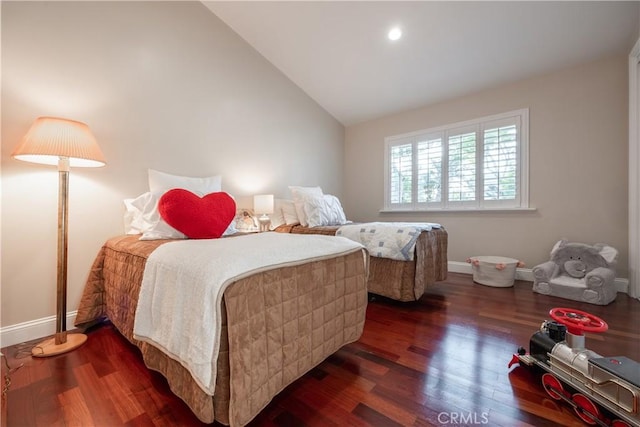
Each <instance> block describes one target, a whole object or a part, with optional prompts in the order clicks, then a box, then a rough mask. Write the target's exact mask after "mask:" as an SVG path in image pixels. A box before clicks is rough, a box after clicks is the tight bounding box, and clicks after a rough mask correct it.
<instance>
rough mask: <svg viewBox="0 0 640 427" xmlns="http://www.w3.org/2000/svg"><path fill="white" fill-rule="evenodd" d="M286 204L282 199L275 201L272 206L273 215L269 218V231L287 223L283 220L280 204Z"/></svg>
mask: <svg viewBox="0 0 640 427" xmlns="http://www.w3.org/2000/svg"><path fill="white" fill-rule="evenodd" d="M283 202H286V200H283V199H275V200H274V204H273V213H272V214H271V216H269V219H270V220H271V224H270V225H269V230H275V229H276V228H277V227H280V226H281V225H283V224H286V223H287V222H286V221H285V219H284V213H283V212H282V203H283Z"/></svg>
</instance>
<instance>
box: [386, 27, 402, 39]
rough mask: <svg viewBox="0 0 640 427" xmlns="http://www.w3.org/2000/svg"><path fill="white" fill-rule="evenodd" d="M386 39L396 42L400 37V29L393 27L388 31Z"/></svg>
mask: <svg viewBox="0 0 640 427" xmlns="http://www.w3.org/2000/svg"><path fill="white" fill-rule="evenodd" d="M387 37H389V40H393V41H396V40H398V39H399V38H400V37H402V30H400V28H398V27H394V28H392V29H391V30H389V34H387Z"/></svg>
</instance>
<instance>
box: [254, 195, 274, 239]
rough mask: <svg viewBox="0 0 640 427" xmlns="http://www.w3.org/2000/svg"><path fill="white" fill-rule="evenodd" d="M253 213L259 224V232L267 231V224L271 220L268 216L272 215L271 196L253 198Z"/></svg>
mask: <svg viewBox="0 0 640 427" xmlns="http://www.w3.org/2000/svg"><path fill="white" fill-rule="evenodd" d="M253 211H254V212H255V213H256V215H258V214H261V215H260V217H258V222H259V223H260V231H269V223H270V222H271V219H270V218H269V215H268V214H272V213H273V194H261V195H257V196H253Z"/></svg>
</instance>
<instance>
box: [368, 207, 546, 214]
mask: <svg viewBox="0 0 640 427" xmlns="http://www.w3.org/2000/svg"><path fill="white" fill-rule="evenodd" d="M537 210H538V209H536V208H487V209H477V208H469V209H461V208H455V209H380V210H379V211H378V212H379V213H381V214H392V213H423V212H429V213H449V212H451V213H460V212H472V213H478V212H488V213H491V212H535V211H537Z"/></svg>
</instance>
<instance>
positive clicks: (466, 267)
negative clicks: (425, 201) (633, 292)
mask: <svg viewBox="0 0 640 427" xmlns="http://www.w3.org/2000/svg"><path fill="white" fill-rule="evenodd" d="M447 268H448V270H449V271H450V272H452V273H466V274H473V270H472V269H471V264H469V263H467V262H459V261H449V262H448V266H447ZM516 280H526V281H527V282H533V270H532V269H530V268H518V269H516ZM614 283H615V285H616V290H617V291H618V292H623V293H625V294H628V293H629V292H628V291H629V279H623V278H620V277H616V280H615V281H614Z"/></svg>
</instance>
